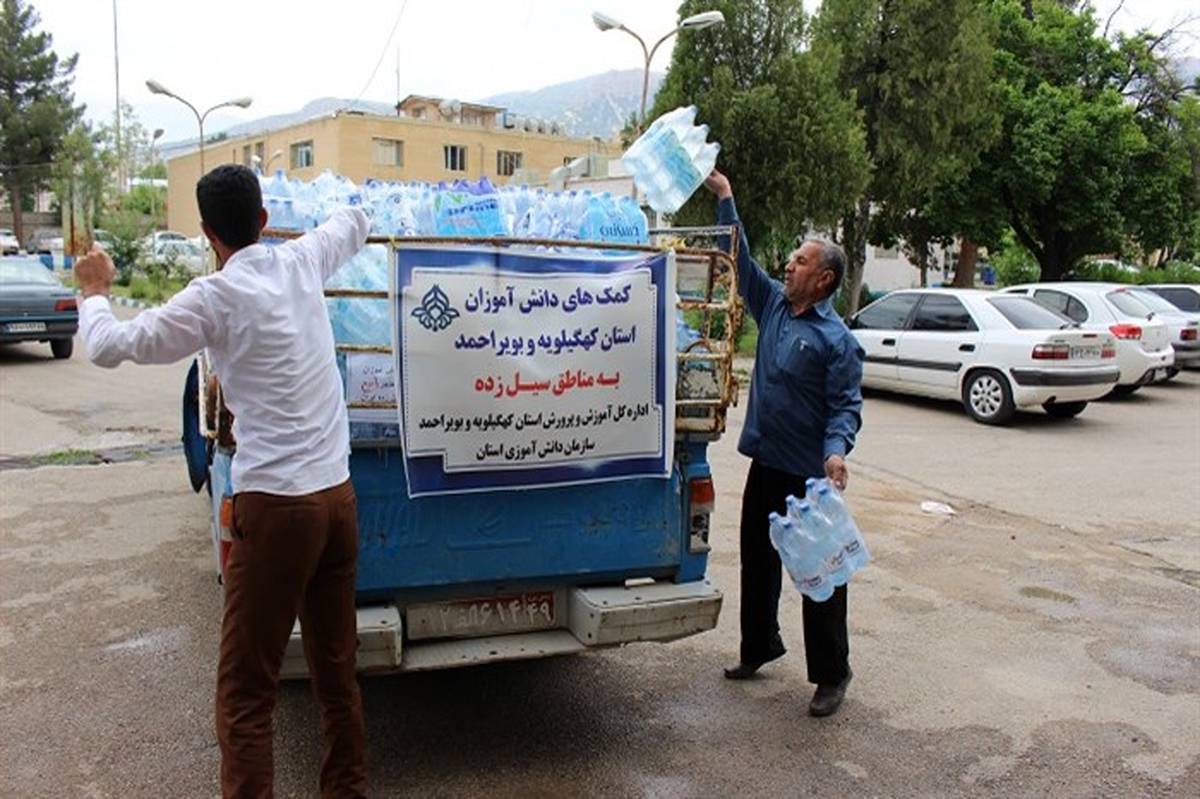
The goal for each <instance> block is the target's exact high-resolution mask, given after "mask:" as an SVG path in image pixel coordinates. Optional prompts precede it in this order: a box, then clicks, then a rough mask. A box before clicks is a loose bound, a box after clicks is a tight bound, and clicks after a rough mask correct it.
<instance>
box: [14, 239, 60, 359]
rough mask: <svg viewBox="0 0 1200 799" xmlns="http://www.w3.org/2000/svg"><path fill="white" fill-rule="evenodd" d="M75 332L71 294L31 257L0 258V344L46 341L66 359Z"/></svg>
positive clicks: (55, 355)
mask: <svg viewBox="0 0 1200 799" xmlns="http://www.w3.org/2000/svg"><path fill="white" fill-rule="evenodd" d="M78 329H79V306H78V304H77V303H76V301H75V295H74V293H72V292H71V290H70V289H68V288H65V287H64V286H63V284H62V283H61V282H59V279H58V277H57V276H56V275H55V274H54V273H53V272H51V271H50V270H49V269H47V268H46V267H44V266H42V262H41V261H40V260H38V259H37V258H36V257H34V256H30V255H12V256H4V257H0V342H4V343H10V342H15V341H42V342H46V341H48V342H50V350H51V351H52V352H53V353H54V357H55V358H70V357H71V350H72V349H73V347H74V343H75V331H76V330H78Z"/></svg>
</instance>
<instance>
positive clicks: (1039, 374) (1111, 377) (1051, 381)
mask: <svg viewBox="0 0 1200 799" xmlns="http://www.w3.org/2000/svg"><path fill="white" fill-rule="evenodd" d="M1012 377H1013V381H1014V382H1016V384H1017V385H1018V386H1106V385H1111V384H1112V383H1115V382H1117V380H1119V379H1120V378H1121V370H1120V369H1118V368H1117V367H1116V366H1105V367H1102V368H1096V369H1069V370H1068V369H1057V370H1054V369H1013V370H1012Z"/></svg>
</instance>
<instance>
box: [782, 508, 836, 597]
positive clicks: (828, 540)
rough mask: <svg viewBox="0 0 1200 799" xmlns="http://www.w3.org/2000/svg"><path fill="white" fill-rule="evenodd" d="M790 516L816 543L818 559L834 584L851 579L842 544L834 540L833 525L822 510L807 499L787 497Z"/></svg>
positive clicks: (799, 528)
mask: <svg viewBox="0 0 1200 799" xmlns="http://www.w3.org/2000/svg"><path fill="white" fill-rule="evenodd" d="M787 505H788V516H789V517H790V518H791V519H792V521H793V522H794V523H795V525H796V529H798V530H799V531H800V532H801V533H803V534H804V535H805V537H806V538H808V539H810V540H811V541H812V542H813V543H814V549H815V552H816V555H817V557H818V560H819V561H820V562H821V564H822V565H823V567H824V569H825V574H826V576H828V577H829V580H830V582H831V583H833V584H834V585H845V584H846V581H847V580H849V579H850V567H849V565H848V564H847V563H846V553H845V550H844V549H843V547H842V545H841V544H839V543H838V542H837V541H835V540H834V537H833V526H832V525H831V524H830V523H829V520H828V519H826V518H825V517H824V516H823V515H821V512H820V511H818V510H817V509H816V508H814V507H813V505H812V503H810V502H809V501H808V500H805V499H796V498H795V497H791V496H789V497H788V498H787Z"/></svg>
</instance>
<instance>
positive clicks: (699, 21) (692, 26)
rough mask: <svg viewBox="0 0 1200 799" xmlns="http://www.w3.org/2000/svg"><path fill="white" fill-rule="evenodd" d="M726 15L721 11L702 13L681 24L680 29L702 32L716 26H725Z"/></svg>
mask: <svg viewBox="0 0 1200 799" xmlns="http://www.w3.org/2000/svg"><path fill="white" fill-rule="evenodd" d="M724 24H725V15H724V14H722V13H721V12H720V11H702V12H700V13H699V14H693V15H692V16H690V17H688V18H687V19H685V20H683V21H682V22H680V23H679V27H681V28H684V29H686V30H692V31H702V30H704V29H705V28H711V27H712V26H714V25H724Z"/></svg>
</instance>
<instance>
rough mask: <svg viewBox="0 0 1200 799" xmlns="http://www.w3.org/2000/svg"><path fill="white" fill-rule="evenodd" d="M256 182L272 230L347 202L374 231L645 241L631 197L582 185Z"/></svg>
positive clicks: (305, 224)
mask: <svg viewBox="0 0 1200 799" xmlns="http://www.w3.org/2000/svg"><path fill="white" fill-rule="evenodd" d="M259 181H260V184H261V186H262V193H263V205H264V206H265V207H266V209H267V216H268V222H267V224H268V226H269V227H272V228H278V229H280V230H298V231H303V230H310V229H312V228H314V227H316V226H317V225H319V224H320V223H321V222H323V221H325V219H327V218H328V217H329V215H330V214H331V213H333V211H334V209H336V208H338V207H341V206H345V205H354V206H359V207H361V208H362V209H363V210H364V211H365V212H366V213H367V215H368V216H369V217H371V233H372V235H376V236H389V237H394V238H401V237H407V236H446V237H458V238H488V237H493V236H506V237H512V238H529V239H553V240H556V241H564V242H567V241H606V242H613V243H614V244H645V243H647V242H648V241H649V235H648V226H647V223H646V215H645V213H643V212H642V209H641V208H640V207H639V206H638V204H637V201H635V200H634V199H633V198H631V197H614V196H612V195H611V194H610V193H608V192H592V191H591V190H589V189H582V190H579V191H574V190H571V191H562V192H553V191H546V190H544V189H540V188H532V189H531V188H529V187H528V186H524V185H521V186H504V187H497V186H495V185H493V184H492V182H491V181H490V180H488V179H487V178H486V177H483V178H480V179H479V180H474V181H469V180H456V181H454V182H453V183H444V182H441V183H421V182H416V181H412V182H407V183H398V182H392V181H380V180H374V179H368V180H367V181H366V182H364V183H363V184H362V185H361V186H359V185H357V184H355V183H354V182H353V181H351V180H349V179H347V178H345V177H342V176H339V175H334V174H333V173H331V172H329V171H326V172H324V173H322V174H321V175H320V176H319V177H317V178H316V179H315V180H312V181H302V180H292V179H289V178H288V177H287V176H286V175H285V174H284V173H283V171H282V170H279V171H277V172H276V173H275V174H274V176H272V177H269V178H268V177H266V176H260V177H259Z"/></svg>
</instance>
